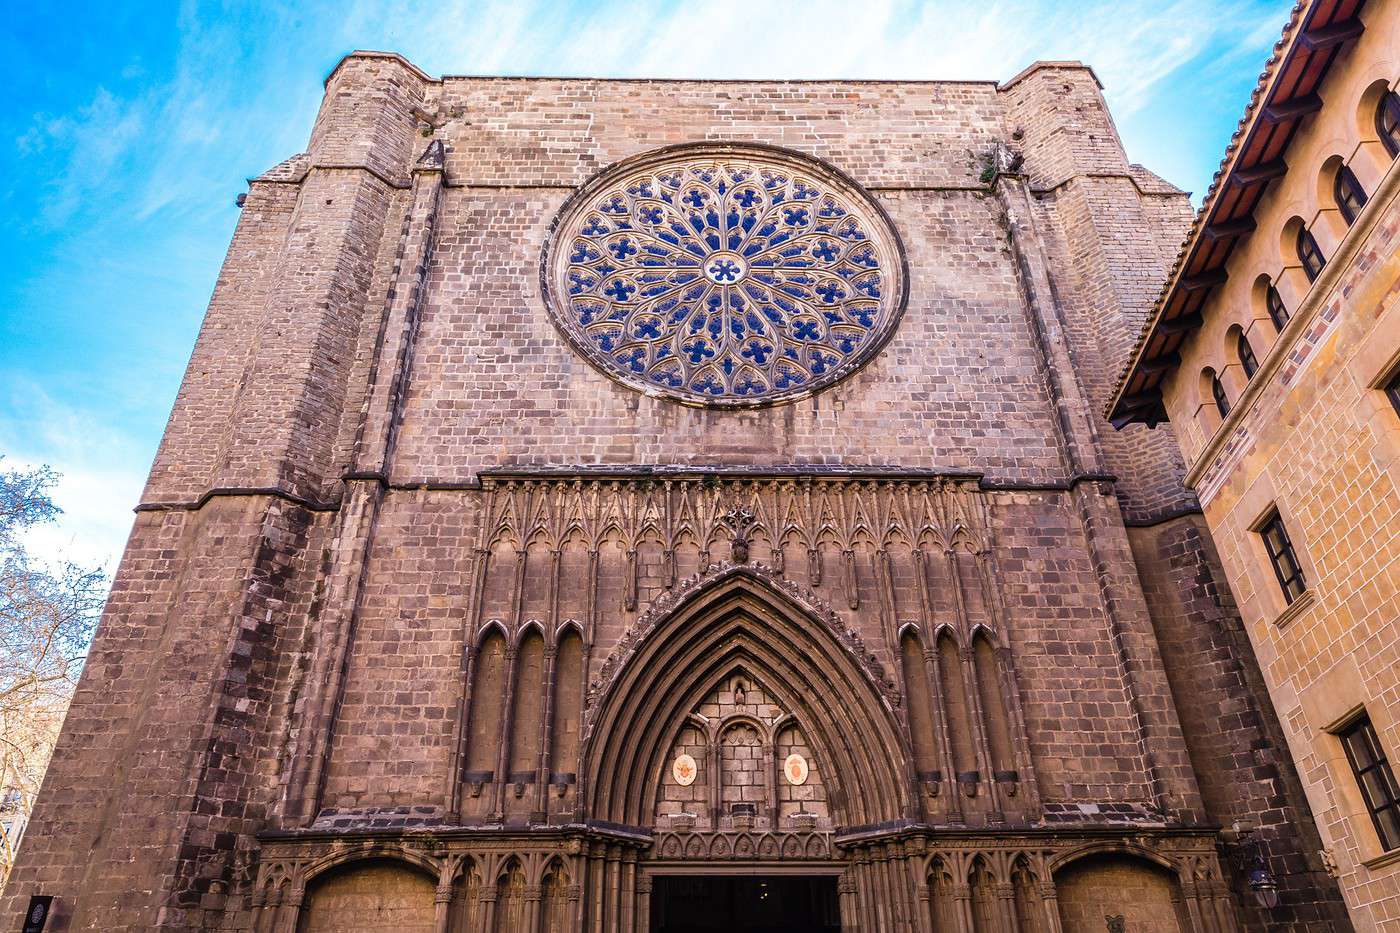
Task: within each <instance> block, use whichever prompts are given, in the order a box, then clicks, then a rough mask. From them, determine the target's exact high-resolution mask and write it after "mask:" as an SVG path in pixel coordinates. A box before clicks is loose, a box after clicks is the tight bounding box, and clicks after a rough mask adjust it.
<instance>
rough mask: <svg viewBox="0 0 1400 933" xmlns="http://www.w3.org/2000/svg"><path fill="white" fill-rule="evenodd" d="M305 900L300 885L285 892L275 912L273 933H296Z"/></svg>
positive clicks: (304, 894)
mask: <svg viewBox="0 0 1400 933" xmlns="http://www.w3.org/2000/svg"><path fill="white" fill-rule="evenodd" d="M305 899H306V889H305V888H303V887H301V886H300V885H298V886H296V887H294V888H291V889H289V890H288V891H287V894H286V896H285V897H283V898H282V905H281V908H280V909H279V910H278V912H277V926H276V929H275V930H274V933H296V930H297V924H298V923H299V922H300V921H301V905H302V902H303V901H304V900H305Z"/></svg>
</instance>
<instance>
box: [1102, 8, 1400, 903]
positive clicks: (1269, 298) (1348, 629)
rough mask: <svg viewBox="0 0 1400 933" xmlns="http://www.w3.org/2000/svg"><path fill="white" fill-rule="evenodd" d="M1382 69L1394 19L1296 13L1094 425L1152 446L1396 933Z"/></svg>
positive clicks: (1393, 249)
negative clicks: (1195, 516) (1168, 454)
mask: <svg viewBox="0 0 1400 933" xmlns="http://www.w3.org/2000/svg"><path fill="white" fill-rule="evenodd" d="M1397 50H1400V6H1397V5H1396V4H1393V3H1367V4H1365V5H1364V6H1362V5H1361V4H1359V3H1354V2H1350V0H1346V2H1340V3H1335V2H1320V3H1311V4H1306V5H1301V6H1300V7H1299V8H1298V9H1297V10H1295V11H1294V15H1293V18H1292V21H1291V22H1290V24H1289V26H1288V29H1287V31H1286V33H1285V34H1284V37H1283V41H1282V42H1281V43H1280V44H1279V46H1278V47H1277V49H1276V52H1275V55H1274V57H1273V58H1272V59H1271V61H1270V62H1269V67H1268V69H1267V70H1266V71H1265V73H1264V75H1263V77H1262V78H1261V80H1260V83H1259V87H1258V90H1257V91H1256V92H1255V95H1254V97H1253V99H1252V100H1251V101H1250V104H1249V109H1248V111H1247V113H1246V114H1245V117H1244V119H1243V121H1242V122H1241V123H1240V128H1239V131H1238V132H1237V133H1236V135H1235V138H1234V139H1233V140H1232V142H1231V145H1230V149H1229V151H1228V152H1227V153H1226V156H1225V159H1224V161H1223V162H1222V163H1221V168H1220V172H1219V173H1218V174H1217V176H1216V179H1215V183H1214V185H1213V186H1212V188H1211V190H1210V193H1209V194H1208V195H1207V197H1206V199H1205V203H1204V206H1203V208H1202V210H1201V212H1200V214H1199V216H1198V218H1197V220H1196V223H1195V226H1194V227H1193V228H1192V230H1191V233H1190V236H1189V237H1188V239H1187V241H1186V244H1185V246H1184V248H1183V250H1182V253H1181V256H1180V257H1179V258H1178V260H1177V262H1176V264H1175V267H1174V268H1173V270H1172V273H1171V275H1170V277H1169V280H1168V284H1167V287H1166V289H1165V291H1164V293H1163V294H1162V296H1161V298H1160V300H1159V301H1158V302H1157V305H1156V307H1155V309H1154V312H1153V315H1152V319H1151V321H1150V322H1149V324H1148V326H1147V328H1146V329H1145V331H1144V333H1143V336H1142V339H1141V341H1140V343H1139V345H1138V348H1137V350H1136V351H1135V352H1134V354H1133V357H1132V360H1131V364H1130V365H1129V367H1128V369H1127V372H1126V373H1125V374H1124V376H1123V378H1122V380H1121V382H1120V385H1119V387H1118V390H1117V393H1116V395H1115V397H1114V400H1113V402H1112V404H1111V414H1112V415H1113V417H1114V418H1115V419H1116V420H1117V422H1118V423H1119V424H1120V425H1127V424H1132V423H1135V422H1146V423H1147V424H1157V423H1160V422H1162V421H1165V420H1170V422H1171V427H1172V434H1173V436H1175V438H1176V439H1177V441H1178V443H1179V444H1180V445H1181V450H1182V454H1183V456H1184V457H1185V459H1186V463H1187V466H1188V472H1187V475H1186V483H1187V485H1188V486H1189V487H1190V488H1192V489H1194V490H1195V491H1196V492H1197V494H1198V495H1199V498H1200V502H1201V505H1202V507H1203V508H1204V511H1205V517H1206V521H1207V523H1208V524H1209V526H1210V531H1211V535H1212V537H1213V539H1214V541H1215V544H1216V547H1217V549H1218V550H1219V552H1220V557H1221V560H1222V562H1223V564H1224V567H1225V571H1226V574H1227V576H1228V577H1229V580H1230V585H1231V589H1232V590H1233V592H1234V595H1235V598H1236V600H1237V604H1238V606H1239V610H1240V612H1241V614H1242V615H1243V617H1244V620H1245V623H1246V625H1247V628H1248V631H1249V637H1250V641H1251V643H1252V644H1253V646H1254V650H1255V653H1256V655H1257V657H1258V658H1259V662H1260V666H1261V668H1262V670H1263V674H1264V679H1265V681H1266V683H1267V685H1268V688H1269V692H1270V694H1271V695H1272V697H1273V701H1274V705H1275V708H1276V709H1277V710H1278V713H1279V716H1280V719H1281V721H1282V723H1283V726H1284V730H1285V732H1286V734H1287V737H1288V744H1289V747H1290V749H1291V751H1292V754H1293V757H1294V760H1295V761H1296V762H1297V766H1298V771H1299V773H1300V775H1301V776H1302V779H1303V783H1304V786H1305V788H1306V790H1307V795H1308V799H1309V802H1310V803H1311V805H1312V810H1313V813H1314V814H1315V815H1316V816H1317V818H1318V825H1319V829H1320V830H1321V832H1322V837H1323V843H1324V845H1325V846H1326V855H1327V858H1328V861H1329V863H1330V864H1331V865H1332V866H1333V870H1334V871H1335V872H1336V873H1337V875H1338V877H1339V878H1340V879H1341V886H1342V891H1343V894H1344V895H1345V897H1346V900H1347V904H1348V907H1349V908H1350V910H1351V915H1352V918H1353V921H1354V922H1355V923H1356V925H1357V928H1358V929H1367V930H1394V929H1400V785H1398V784H1397V783H1396V769H1397V766H1400V300H1398V298H1400V293H1398V292H1397V289H1400V202H1397V199H1396V193H1397V191H1400V171H1397V170H1396V168H1395V162H1396V156H1397V153H1400V96H1397V93H1396V89H1397V81H1400V57H1397ZM1142 430H1143V429H1142V428H1127V429H1126V430H1125V434H1126V436H1130V437H1131V436H1135V435H1138V434H1139V433H1140V432H1141V431H1142Z"/></svg>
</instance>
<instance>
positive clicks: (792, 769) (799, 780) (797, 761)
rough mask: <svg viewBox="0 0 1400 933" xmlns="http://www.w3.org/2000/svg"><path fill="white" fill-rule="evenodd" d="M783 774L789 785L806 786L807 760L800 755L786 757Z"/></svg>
mask: <svg viewBox="0 0 1400 933" xmlns="http://www.w3.org/2000/svg"><path fill="white" fill-rule="evenodd" d="M783 774H785V775H786V776H787V779H788V783H789V784H795V785H802V784H806V783H807V759H806V758H803V757H802V756H801V755H788V756H787V761H784V762H783Z"/></svg>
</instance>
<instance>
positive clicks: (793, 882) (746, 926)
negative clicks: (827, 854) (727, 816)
mask: <svg viewBox="0 0 1400 933" xmlns="http://www.w3.org/2000/svg"><path fill="white" fill-rule="evenodd" d="M651 929H652V933H711V931H723V933H837V931H839V930H840V929H841V909H840V905H839V902H838V900H837V897H836V878H835V876H831V875H661V876H658V877H656V878H655V879H654V880H653V884H652V889H651Z"/></svg>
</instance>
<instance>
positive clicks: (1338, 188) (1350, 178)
mask: <svg viewBox="0 0 1400 933" xmlns="http://www.w3.org/2000/svg"><path fill="white" fill-rule="evenodd" d="M1332 195H1333V197H1335V198H1336V199H1337V209H1338V210H1339V211H1341V212H1342V217H1344V218H1346V222H1347V224H1348V225H1351V224H1354V223H1356V218H1357V216H1358V215H1360V213H1361V209H1362V208H1363V207H1365V206H1366V189H1365V188H1362V187H1361V182H1360V181H1359V180H1358V179H1357V177H1356V173H1355V172H1353V171H1352V170H1351V168H1350V167H1349V166H1346V165H1343V166H1341V167H1340V168H1338V169H1337V178H1336V180H1335V181H1334V182H1333V183H1332Z"/></svg>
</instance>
